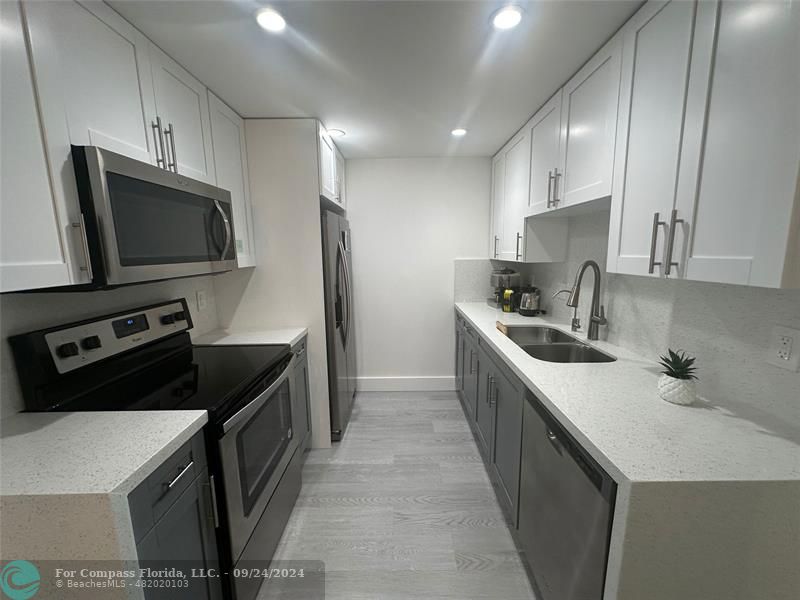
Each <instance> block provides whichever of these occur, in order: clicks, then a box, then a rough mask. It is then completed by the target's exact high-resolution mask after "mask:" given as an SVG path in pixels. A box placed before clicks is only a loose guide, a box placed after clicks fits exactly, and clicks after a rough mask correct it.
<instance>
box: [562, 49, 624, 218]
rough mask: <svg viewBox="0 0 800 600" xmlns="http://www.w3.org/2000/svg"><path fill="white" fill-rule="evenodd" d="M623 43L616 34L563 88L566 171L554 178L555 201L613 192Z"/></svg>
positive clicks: (568, 203) (573, 200) (572, 202)
mask: <svg viewBox="0 0 800 600" xmlns="http://www.w3.org/2000/svg"><path fill="white" fill-rule="evenodd" d="M620 46H621V44H620V39H619V36H615V37H614V38H613V39H612V40H611V41H610V42H609V43H608V44H606V45H605V46H604V47H603V48H602V49H601V50H600V51H599V52H598V53H597V54H595V55H594V56H593V57H592V58H591V59H590V60H589V62H588V63H586V64H585V65H584V66H583V68H582V69H581V70H580V71H578V73H577V74H576V75H575V76H574V77H573V78H572V79H570V81H569V82H568V83H567V84H566V85H565V86H564V88H563V95H562V107H561V140H560V153H561V161H560V163H561V169H562V171H561V172H559V173H558V175H557V176H556V178H555V180H554V182H553V200H554V201H555V202H556V203H557V204H558V206H559V207H563V206H573V205H575V204H581V203H583V202H588V201H589V200H596V199H598V198H602V197H605V196H610V195H611V180H612V176H613V174H614V141H615V139H616V128H617V102H618V99H619V83H620V54H621V48H620ZM562 172H563V174H562Z"/></svg>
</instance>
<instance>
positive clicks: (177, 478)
mask: <svg viewBox="0 0 800 600" xmlns="http://www.w3.org/2000/svg"><path fill="white" fill-rule="evenodd" d="M193 466H194V461H193V460H190V461H189V464H187V465H186V466H185V467H183V469H182V470H181V472H180V473H178V474H177V475H176V476H175V478H174V479H173V480H172V481H170V482H169V483H165V484H164V488H165V489H164V491H165V492H166V491H169V490H171V489H172V488H173V487H175V484H177V483H178V481H180V479H181V477H183V476H184V475H186V473H188V471H189V469H191V468H192V467H193Z"/></svg>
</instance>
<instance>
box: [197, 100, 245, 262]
mask: <svg viewBox="0 0 800 600" xmlns="http://www.w3.org/2000/svg"><path fill="white" fill-rule="evenodd" d="M208 103H209V108H210V110H211V139H212V141H213V148H214V167H215V169H216V180H217V185H218V186H219V187H221V188H223V189H226V190H228V191H229V192H230V193H231V203H232V205H233V230H234V232H235V234H236V258H237V262H238V265H239V266H240V267H253V266H255V264H256V257H255V245H254V243H253V242H254V238H253V214H252V204H251V202H250V184H249V177H248V175H247V146H246V144H245V134H244V121H243V120H242V118H241V117H240V116H239V115H238V114H236V113H235V112H234V111H233V109H231V108H230V107H229V106H228V105H226V104H225V103H224V102H222V100H220V99H219V98H217V97H216V96H215V95H214V94H212V93H211V92H209V93H208Z"/></svg>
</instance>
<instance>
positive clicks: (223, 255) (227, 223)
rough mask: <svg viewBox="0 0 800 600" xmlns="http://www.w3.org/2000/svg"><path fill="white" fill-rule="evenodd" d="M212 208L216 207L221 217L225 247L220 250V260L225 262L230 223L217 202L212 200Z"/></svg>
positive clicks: (229, 244)
mask: <svg viewBox="0 0 800 600" xmlns="http://www.w3.org/2000/svg"><path fill="white" fill-rule="evenodd" d="M214 206H216V207H217V210H218V211H219V214H220V216H221V217H222V222H223V223H224V224H225V246H224V247H223V248H222V256H220V258H221V259H222V260H225V256H227V254H228V248H230V247H231V222H230V220H228V215H226V214H225V211H224V210H222V205H221V204H220V203H219V200H214Z"/></svg>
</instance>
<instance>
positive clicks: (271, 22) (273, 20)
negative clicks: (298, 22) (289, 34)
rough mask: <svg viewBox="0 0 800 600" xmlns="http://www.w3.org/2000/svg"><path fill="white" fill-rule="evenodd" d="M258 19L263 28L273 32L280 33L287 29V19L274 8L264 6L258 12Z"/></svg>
mask: <svg viewBox="0 0 800 600" xmlns="http://www.w3.org/2000/svg"><path fill="white" fill-rule="evenodd" d="M256 21H258V24H259V25H261V27H262V29H266V30H267V31H269V32H271V33H279V32H281V31H283V30H284V29H286V19H284V18H283V17H282V16H281V15H280V13H279V12H278V11H277V10H275V9H274V8H264V9H262V10H260V11H258V13H256Z"/></svg>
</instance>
